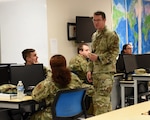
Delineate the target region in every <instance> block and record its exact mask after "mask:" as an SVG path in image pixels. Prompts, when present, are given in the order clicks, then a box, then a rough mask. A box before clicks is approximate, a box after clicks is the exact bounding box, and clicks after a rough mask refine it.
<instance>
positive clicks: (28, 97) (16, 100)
mask: <svg viewBox="0 0 150 120" xmlns="http://www.w3.org/2000/svg"><path fill="white" fill-rule="evenodd" d="M28 100H32V97H31V96H24V98H23V99H22V100H20V99H17V98H13V99H10V100H9V99H6V98H2V97H0V101H6V102H23V101H28Z"/></svg>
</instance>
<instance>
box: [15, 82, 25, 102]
mask: <svg viewBox="0 0 150 120" xmlns="http://www.w3.org/2000/svg"><path fill="white" fill-rule="evenodd" d="M23 97H24V85H23V83H22V81H19V82H18V84H17V98H18V99H23Z"/></svg>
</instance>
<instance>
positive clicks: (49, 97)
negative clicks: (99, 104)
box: [31, 73, 93, 120]
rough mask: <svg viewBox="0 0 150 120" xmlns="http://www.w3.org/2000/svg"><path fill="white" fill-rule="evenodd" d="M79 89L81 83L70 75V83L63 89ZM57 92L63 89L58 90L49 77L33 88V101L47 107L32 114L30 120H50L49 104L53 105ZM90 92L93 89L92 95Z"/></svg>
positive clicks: (74, 76)
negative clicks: (41, 102)
mask: <svg viewBox="0 0 150 120" xmlns="http://www.w3.org/2000/svg"><path fill="white" fill-rule="evenodd" d="M81 87H82V83H81V81H80V79H79V78H78V77H77V76H76V75H75V74H73V73H71V82H70V84H69V85H68V86H67V88H65V89H74V88H81ZM59 90H63V89H60V88H59V87H58V85H56V84H55V83H54V82H53V80H52V78H51V76H49V77H47V78H46V79H45V80H43V81H41V82H40V83H39V84H38V85H37V86H36V87H35V88H34V90H33V92H32V97H33V99H34V100H35V101H37V102H40V101H42V100H45V101H46V104H47V105H48V107H46V108H45V109H43V110H41V111H38V112H36V113H35V114H33V115H32V116H31V120H52V114H51V104H52V103H53V100H54V97H55V95H56V93H57V92H58V91H59ZM92 90H93V88H91V94H93V93H92V92H93V91H92Z"/></svg>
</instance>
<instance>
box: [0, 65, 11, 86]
mask: <svg viewBox="0 0 150 120" xmlns="http://www.w3.org/2000/svg"><path fill="white" fill-rule="evenodd" d="M8 83H10V74H9V66H8V65H0V85H2V84H8Z"/></svg>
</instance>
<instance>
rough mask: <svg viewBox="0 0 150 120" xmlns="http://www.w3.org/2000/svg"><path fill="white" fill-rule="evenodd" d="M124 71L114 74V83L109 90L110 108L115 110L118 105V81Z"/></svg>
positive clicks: (119, 96)
mask: <svg viewBox="0 0 150 120" xmlns="http://www.w3.org/2000/svg"><path fill="white" fill-rule="evenodd" d="M123 76H124V73H117V74H115V75H114V83H113V87H112V92H111V103H112V109H113V110H115V109H116V108H117V107H119V106H120V100H121V99H120V98H121V94H120V81H121V80H122V79H123Z"/></svg>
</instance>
